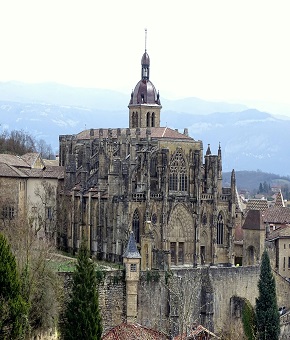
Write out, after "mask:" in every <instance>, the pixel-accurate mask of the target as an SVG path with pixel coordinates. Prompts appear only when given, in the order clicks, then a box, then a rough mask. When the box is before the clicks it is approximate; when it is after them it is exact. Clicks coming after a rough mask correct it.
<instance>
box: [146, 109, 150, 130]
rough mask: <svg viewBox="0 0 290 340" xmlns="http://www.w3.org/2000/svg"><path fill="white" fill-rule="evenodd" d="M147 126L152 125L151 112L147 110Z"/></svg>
mask: <svg viewBox="0 0 290 340" xmlns="http://www.w3.org/2000/svg"><path fill="white" fill-rule="evenodd" d="M146 124H147V125H146V126H147V127H150V112H147V121H146Z"/></svg>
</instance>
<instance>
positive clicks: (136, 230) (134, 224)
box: [132, 209, 140, 243]
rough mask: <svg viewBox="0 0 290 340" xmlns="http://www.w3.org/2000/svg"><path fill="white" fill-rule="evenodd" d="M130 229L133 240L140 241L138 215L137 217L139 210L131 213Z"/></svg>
mask: <svg viewBox="0 0 290 340" xmlns="http://www.w3.org/2000/svg"><path fill="white" fill-rule="evenodd" d="M132 230H133V233H134V236H135V240H136V242H137V243H139V242H140V236H139V233H140V217H139V212H138V210H137V209H136V210H135V211H134V214H133V221H132Z"/></svg>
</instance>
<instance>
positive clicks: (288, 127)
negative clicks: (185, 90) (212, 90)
mask: <svg viewBox="0 0 290 340" xmlns="http://www.w3.org/2000/svg"><path fill="white" fill-rule="evenodd" d="M128 102H129V95H125V94H122V93H119V92H115V91H110V90H104V89H83V88H82V89H81V88H73V87H68V86H64V85H59V84H51V83H49V84H29V85H28V84H23V83H13V82H9V83H0V124H1V129H2V131H3V130H13V129H17V130H25V131H28V132H30V133H31V134H33V135H34V136H36V137H37V138H39V139H40V138H42V139H44V140H45V141H46V142H47V143H49V144H51V146H52V148H53V150H54V151H55V152H56V153H57V152H58V139H59V135H64V134H75V133H78V132H80V131H82V130H85V129H90V128H98V127H102V128H116V127H121V128H122V127H123V128H125V127H127V126H128V124H129V122H128V108H127V106H128ZM161 103H162V107H163V108H162V113H161V126H168V127H170V128H173V129H179V130H180V131H183V129H184V128H188V131H189V135H190V136H191V137H193V138H194V139H196V140H201V141H202V142H203V146H204V151H205V150H206V148H207V145H208V144H210V146H211V151H212V153H213V154H216V153H217V150H218V146H219V144H220V145H221V149H222V159H223V171H225V172H230V171H231V170H232V169H235V170H236V171H243V170H247V171H256V170H257V169H261V171H263V172H267V173H276V174H279V175H280V176H282V175H290V149H289V148H287V145H288V140H289V138H288V131H290V119H287V118H285V117H284V118H283V117H282V118H281V117H277V116H275V115H273V114H270V113H266V112H260V111H258V110H255V109H248V108H246V107H245V106H244V105H239V104H228V103H221V102H208V101H204V100H201V99H198V98H184V99H179V100H168V99H166V98H162V97H161Z"/></svg>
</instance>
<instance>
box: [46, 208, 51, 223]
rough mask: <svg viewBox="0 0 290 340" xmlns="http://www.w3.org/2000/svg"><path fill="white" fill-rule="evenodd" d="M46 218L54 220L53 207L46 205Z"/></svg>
mask: <svg viewBox="0 0 290 340" xmlns="http://www.w3.org/2000/svg"><path fill="white" fill-rule="evenodd" d="M46 218H47V219H48V220H52V207H46Z"/></svg>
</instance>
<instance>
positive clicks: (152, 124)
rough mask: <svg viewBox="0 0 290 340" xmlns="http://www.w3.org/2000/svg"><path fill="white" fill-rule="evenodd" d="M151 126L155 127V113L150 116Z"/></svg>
mask: <svg viewBox="0 0 290 340" xmlns="http://www.w3.org/2000/svg"><path fill="white" fill-rule="evenodd" d="M151 126H152V127H154V126H155V113H154V112H153V113H152V116H151Z"/></svg>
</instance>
